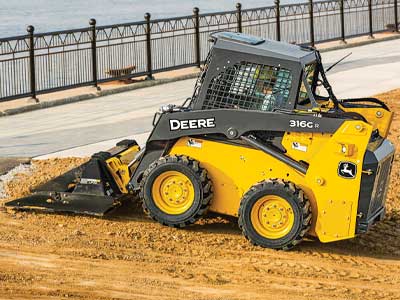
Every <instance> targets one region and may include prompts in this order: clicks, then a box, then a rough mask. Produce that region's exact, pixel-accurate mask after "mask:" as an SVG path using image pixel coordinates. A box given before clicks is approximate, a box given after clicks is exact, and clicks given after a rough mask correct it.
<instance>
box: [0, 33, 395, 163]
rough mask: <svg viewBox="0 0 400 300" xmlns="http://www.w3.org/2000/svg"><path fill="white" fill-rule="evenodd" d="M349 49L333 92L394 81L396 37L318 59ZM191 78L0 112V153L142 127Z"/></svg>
mask: <svg viewBox="0 0 400 300" xmlns="http://www.w3.org/2000/svg"><path fill="white" fill-rule="evenodd" d="M349 52H352V53H353V54H352V55H351V56H350V57H349V58H347V59H346V61H344V62H342V63H341V64H340V65H338V66H337V67H336V68H334V69H332V71H331V72H329V73H328V75H329V79H330V81H331V84H332V85H333V86H334V91H335V93H336V95H337V96H338V97H344V98H349V97H363V96H370V95H374V94H376V93H380V92H384V91H387V90H390V89H394V88H397V87H400V39H399V40H394V41H387V42H380V43H376V44H371V45H367V46H362V47H357V48H351V49H343V50H337V51H332V52H327V53H323V56H322V58H323V62H324V64H325V65H326V66H329V65H331V64H332V63H333V62H335V61H336V60H338V59H339V58H341V57H343V56H344V55H346V54H347V53H349ZM193 84H194V80H185V81H179V82H175V83H170V84H165V85H160V86H155V87H150V88H146V89H140V90H134V91H131V92H126V93H122V94H116V95H111V96H106V97H102V98H97V99H94V100H88V101H84V102H79V103H74V104H69V105H64V106H59V107H54V108H49V109H45V110H39V111H33V112H29V113H24V114H20V115H15V116H10V117H5V118H0V137H1V138H0V156H31V157H32V156H38V155H43V154H47V153H51V152H55V151H60V150H64V149H69V148H72V147H77V146H81V145H87V144H93V143H98V142H100V141H104V140H111V139H116V138H118V137H125V136H131V135H138V134H142V133H145V132H148V131H149V130H150V129H151V119H152V116H153V114H154V112H155V111H156V110H157V109H158V108H159V107H160V106H161V105H163V104H167V103H175V104H180V103H182V102H183V101H184V100H185V99H186V98H187V97H189V96H191V94H192V91H193ZM141 136H143V135H141ZM99 145H102V144H99Z"/></svg>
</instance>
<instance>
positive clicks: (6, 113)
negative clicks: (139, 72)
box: [0, 72, 199, 117]
mask: <svg viewBox="0 0 400 300" xmlns="http://www.w3.org/2000/svg"><path fill="white" fill-rule="evenodd" d="M198 74H199V73H198V72H196V73H191V74H187V75H181V76H176V77H173V78H162V79H155V80H145V81H142V82H138V83H135V84H133V85H126V86H121V87H117V88H113V89H109V90H101V91H96V92H93V93H87V94H82V95H77V96H72V97H68V98H62V99H57V100H51V101H45V102H39V103H35V104H31V105H26V106H21V107H18V108H11V109H6V110H4V111H0V117H6V116H11V115H16V114H21V113H25V112H30V111H34V110H39V109H44V108H49V107H54V106H59V105H64V104H70V103H75V102H80V101H85V100H90V99H94V98H98V97H103V96H108V95H112V94H117V93H123V92H127V91H133V90H136V89H141V88H146V87H151V86H155V85H161V84H166V83H171V82H175V81H181V80H186V79H193V78H196V77H197V76H198Z"/></svg>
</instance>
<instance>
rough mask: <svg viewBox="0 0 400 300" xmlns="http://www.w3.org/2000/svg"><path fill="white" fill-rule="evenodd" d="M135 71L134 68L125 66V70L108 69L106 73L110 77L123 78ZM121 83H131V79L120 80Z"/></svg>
mask: <svg viewBox="0 0 400 300" xmlns="http://www.w3.org/2000/svg"><path fill="white" fill-rule="evenodd" d="M135 70H136V66H127V67H125V68H120V69H109V70H107V71H106V74H107V75H110V76H111V77H123V76H127V75H130V74H132V72H133V71H135ZM122 81H129V82H130V81H131V78H126V79H122Z"/></svg>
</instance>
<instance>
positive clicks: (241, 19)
mask: <svg viewBox="0 0 400 300" xmlns="http://www.w3.org/2000/svg"><path fill="white" fill-rule="evenodd" d="M399 14H400V8H399V5H398V0H334V1H318V2H314V1H311V0H310V1H308V2H307V3H300V4H291V5H280V2H279V0H275V5H274V6H269V7H261V8H254V9H242V6H241V4H240V3H238V4H237V5H236V9H235V10H232V11H225V12H218V13H209V14H200V13H199V9H198V8H194V10H193V14H192V15H189V16H183V17H176V18H168V19H157V20H152V19H151V16H150V14H148V13H147V14H145V19H144V21H141V22H133V23H126V24H116V25H111V26H96V20H94V19H91V20H90V22H89V25H90V26H89V27H86V28H81V29H74V30H64V31H57V32H48V33H34V27H33V26H28V28H27V31H28V34H27V35H24V36H16V37H10V38H2V39H0V101H7V100H11V99H16V98H21V97H28V96H30V97H33V98H35V99H36V96H37V94H40V93H46V92H51V91H57V90H63V89H68V88H74V87H79V86H85V85H93V86H95V87H98V83H102V82H106V81H111V80H117V79H124V78H133V77H138V76H146V77H147V78H148V79H152V78H153V74H154V73H158V72H163V71H168V70H173V69H178V68H184V67H189V66H198V67H200V65H201V63H202V62H203V61H204V60H205V58H206V56H207V53H208V50H209V47H210V44H209V43H208V36H209V34H210V33H212V32H215V31H221V30H224V31H238V32H244V33H248V34H252V35H257V36H262V37H265V38H269V39H276V40H282V41H286V42H290V43H297V44H311V45H314V44H315V43H317V42H324V41H330V40H342V41H345V39H346V38H349V37H354V36H359V35H370V36H371V37H372V36H373V34H374V33H377V32H382V31H385V30H387V28H388V27H390V28H393V30H395V31H398V28H399V24H398V23H399V17H398V16H399Z"/></svg>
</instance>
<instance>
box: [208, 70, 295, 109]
mask: <svg viewBox="0 0 400 300" xmlns="http://www.w3.org/2000/svg"><path fill="white" fill-rule="evenodd" d="M291 86H292V74H291V72H290V71H289V70H287V69H284V68H280V67H273V66H268V65H261V64H254V63H250V62H241V63H238V64H235V65H233V66H231V67H228V68H226V69H225V70H224V71H222V72H221V73H219V74H218V75H217V76H215V77H214V78H213V79H212V80H211V82H210V84H209V86H208V88H207V93H206V97H205V101H204V103H203V109H215V108H237V109H249V110H261V111H271V110H273V109H274V108H275V107H285V106H286V104H287V102H288V99H289V93H290V89H291Z"/></svg>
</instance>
